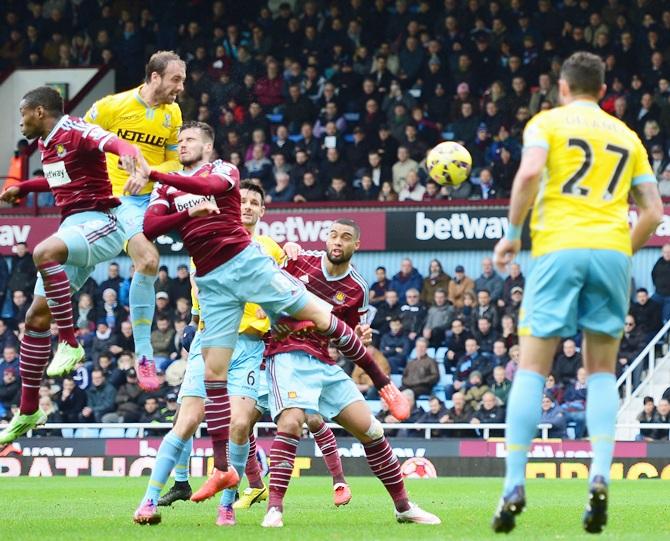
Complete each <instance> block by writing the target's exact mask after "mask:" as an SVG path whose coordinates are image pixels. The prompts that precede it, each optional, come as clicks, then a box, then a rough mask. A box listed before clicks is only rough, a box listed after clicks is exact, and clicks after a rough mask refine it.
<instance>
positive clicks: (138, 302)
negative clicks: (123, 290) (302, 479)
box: [129, 272, 156, 359]
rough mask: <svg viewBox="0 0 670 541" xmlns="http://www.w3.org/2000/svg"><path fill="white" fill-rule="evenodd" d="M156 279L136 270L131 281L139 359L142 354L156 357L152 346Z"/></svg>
mask: <svg viewBox="0 0 670 541" xmlns="http://www.w3.org/2000/svg"><path fill="white" fill-rule="evenodd" d="M155 280H156V277H155V276H148V275H146V274H142V273H140V272H136V273H135V274H134V275H133V279H132V281H131V282H130V294H129V302H130V321H131V322H132V324H133V338H134V339H135V355H136V356H137V358H138V359H139V358H141V357H142V355H144V356H145V357H146V358H147V359H153V358H154V350H153V348H152V347H151V324H152V322H153V320H154V311H155V306H156V294H155V293H154V281H155Z"/></svg>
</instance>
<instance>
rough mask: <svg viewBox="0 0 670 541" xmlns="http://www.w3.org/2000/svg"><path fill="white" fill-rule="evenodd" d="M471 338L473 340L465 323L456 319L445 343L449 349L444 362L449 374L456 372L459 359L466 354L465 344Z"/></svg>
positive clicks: (446, 336)
mask: <svg viewBox="0 0 670 541" xmlns="http://www.w3.org/2000/svg"><path fill="white" fill-rule="evenodd" d="M469 338H472V335H471V334H470V332H469V331H468V330H467V329H466V328H465V324H464V323H463V321H462V320H461V319H454V320H453V321H452V322H451V329H450V330H448V331H447V332H446V333H445V339H444V343H443V345H444V346H445V347H446V348H447V349H448V351H447V354H446V356H445V358H444V361H445V364H446V365H447V366H446V368H447V369H448V371H449V372H454V371H455V370H456V366H457V365H458V361H459V359H460V358H461V357H462V356H463V355H464V354H465V343H466V341H467V340H468V339H469Z"/></svg>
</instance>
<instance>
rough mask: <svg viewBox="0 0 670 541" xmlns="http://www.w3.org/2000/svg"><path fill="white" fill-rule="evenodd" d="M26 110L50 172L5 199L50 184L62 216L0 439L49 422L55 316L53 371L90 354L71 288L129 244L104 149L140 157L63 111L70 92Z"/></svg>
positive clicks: (49, 242) (36, 97)
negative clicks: (47, 385)
mask: <svg viewBox="0 0 670 541" xmlns="http://www.w3.org/2000/svg"><path fill="white" fill-rule="evenodd" d="M19 111H20V113H21V132H22V133H23V135H24V136H25V137H27V138H29V139H33V138H36V137H37V138H39V140H38V145H39V150H40V155H41V158H42V168H43V170H44V174H45V178H37V179H31V180H27V181H24V182H22V183H20V184H19V185H18V186H12V187H11V188H8V189H7V190H5V191H4V192H3V193H2V194H1V195H0V200H2V201H6V202H9V203H11V202H14V201H15V200H16V199H18V198H20V197H23V196H24V195H25V194H27V193H30V192H47V191H49V190H51V191H52V192H53V194H54V197H55V199H56V206H58V207H59V208H60V211H61V219H62V221H61V224H60V226H59V228H58V231H57V232H56V233H54V234H53V235H51V236H50V237H49V238H47V239H45V240H43V241H42V242H40V243H39V244H38V245H37V246H36V248H35V251H34V253H33V259H34V260H35V265H36V266H37V270H38V272H39V274H38V277H37V283H36V284H35V296H34V298H33V302H32V304H31V306H30V308H29V310H28V313H27V314H26V332H25V335H24V337H23V339H22V340H21V357H20V362H19V371H20V374H21V404H20V406H19V412H18V413H17V414H16V415H15V416H14V418H13V419H12V421H11V422H10V424H9V425H8V426H7V427H6V428H5V429H4V430H3V431H2V432H0V445H2V444H7V443H10V442H12V441H14V440H15V439H16V438H18V437H20V436H22V435H23V434H25V433H26V432H28V431H29V430H32V429H33V428H35V426H37V425H39V424H44V422H46V417H47V416H46V413H44V412H43V411H42V410H40V409H39V407H38V402H39V388H40V382H41V380H42V375H43V373H44V368H45V367H46V365H47V363H48V362H49V356H50V354H51V336H50V334H51V333H50V332H49V327H50V324H51V320H52V319H53V320H54V321H55V322H56V323H57V325H58V350H57V351H56V354H55V356H54V358H53V361H52V362H51V364H50V365H49V367H48V368H47V375H49V376H50V377H60V376H64V375H66V374H68V373H69V372H71V371H72V370H73V369H74V367H75V365H76V364H77V362H79V361H80V360H81V359H83V358H84V349H83V347H82V346H81V345H80V344H79V343H78V342H77V340H76V337H75V334H74V325H73V321H72V300H71V296H72V293H73V292H75V291H77V290H79V288H80V287H81V286H82V285H83V284H84V282H85V281H86V279H87V278H88V276H89V275H90V274H91V272H92V271H93V269H94V267H95V265H96V264H97V263H100V262H102V261H108V260H110V259H112V258H114V257H116V256H117V255H118V254H119V252H120V251H121V250H122V249H123V242H124V231H123V227H122V225H121V224H119V223H118V220H117V212H118V208H119V205H120V201H119V200H118V199H117V198H116V197H114V195H113V194H112V185H111V184H110V182H109V177H108V176H107V165H106V163H105V152H109V153H112V154H114V155H115V159H118V158H119V157H120V158H121V160H122V161H123V162H124V163H126V164H131V163H132V162H133V161H134V160H135V159H136V158H137V157H138V156H139V151H138V149H137V148H135V147H134V146H133V145H131V144H130V143H126V142H125V141H122V140H121V139H119V138H118V137H117V136H116V135H114V134H113V133H110V132H108V131H105V130H103V129H102V128H100V127H98V126H95V125H93V124H89V123H87V122H85V121H83V120H82V119H81V118H77V117H73V116H70V115H66V114H64V112H63V98H62V97H61V95H60V94H59V93H58V92H57V91H56V90H54V89H52V88H49V87H46V86H43V87H39V88H36V89H34V90H31V91H30V92H28V93H27V94H26V95H25V96H23V99H22V100H21V103H20V105H19Z"/></svg>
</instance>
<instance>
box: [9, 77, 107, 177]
mask: <svg viewBox="0 0 670 541" xmlns="http://www.w3.org/2000/svg"><path fill="white" fill-rule="evenodd" d="M98 72H99V70H98V68H73V69H53V68H49V69H29V70H26V69H18V70H15V71H14V72H12V74H11V75H10V76H9V77H8V78H7V79H6V80H5V81H4V82H3V83H2V85H0V117H1V118H2V119H3V122H4V125H5V128H6V129H4V130H0V148H3V149H6V151H5V152H3V153H2V154H0V171H6V170H7V167H8V165H9V159H10V157H11V151H12V150H13V149H15V148H16V142H17V141H18V140H19V139H21V138H23V136H22V135H21V130H20V129H19V121H20V118H21V117H20V115H19V102H20V101H21V97H22V96H23V95H24V94H25V93H26V92H27V91H28V90H30V89H32V88H35V87H37V86H41V85H53V86H56V87H58V88H60V89H61V90H64V91H66V92H67V94H66V95H67V98H68V100H73V99H74V98H75V97H76V96H77V95H78V94H80V92H81V91H82V90H88V91H87V92H85V94H86V96H85V97H84V96H81V97H80V99H78V100H77V102H76V107H75V108H74V109H73V110H72V113H73V114H80V113H83V112H84V111H86V109H87V108H88V107H90V105H92V104H93V101H94V100H95V99H98V98H99V97H102V96H104V95H106V94H109V93H112V92H113V91H114V72H113V71H107V72H106V73H105V75H104V76H103V77H102V78H101V80H100V81H99V82H98V83H97V85H95V91H93V90H94V89H85V87H86V86H87V85H88V84H89V83H90V82H91V81H92V80H93V79H94V78H95V77H96V75H97V74H98ZM81 98H83V99H81ZM34 159H36V160H37V161H36V162H34V161H33V160H34ZM30 167H31V171H32V170H33V169H36V168H37V167H39V156H37V155H33V159H31V163H30Z"/></svg>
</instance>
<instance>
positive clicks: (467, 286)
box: [448, 265, 475, 308]
mask: <svg viewBox="0 0 670 541" xmlns="http://www.w3.org/2000/svg"><path fill="white" fill-rule="evenodd" d="M474 289H475V282H474V281H473V280H472V278H470V277H468V276H466V275H465V268H464V267H463V265H456V268H455V269H454V277H453V278H452V280H451V281H450V282H449V288H448V297H449V302H450V303H451V304H453V305H454V306H455V307H456V308H461V307H462V306H463V297H464V295H465V293H466V292H467V291H474Z"/></svg>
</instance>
